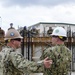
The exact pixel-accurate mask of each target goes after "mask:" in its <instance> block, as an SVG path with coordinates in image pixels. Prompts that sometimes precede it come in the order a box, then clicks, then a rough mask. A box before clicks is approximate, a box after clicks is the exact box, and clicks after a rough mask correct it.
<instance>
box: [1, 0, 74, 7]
mask: <svg viewBox="0 0 75 75" xmlns="http://www.w3.org/2000/svg"><path fill="white" fill-rule="evenodd" d="M0 2H2V4H3V6H7V7H9V6H16V5H18V6H20V7H27V6H38V5H40V6H56V5H60V4H65V3H75V0H0Z"/></svg>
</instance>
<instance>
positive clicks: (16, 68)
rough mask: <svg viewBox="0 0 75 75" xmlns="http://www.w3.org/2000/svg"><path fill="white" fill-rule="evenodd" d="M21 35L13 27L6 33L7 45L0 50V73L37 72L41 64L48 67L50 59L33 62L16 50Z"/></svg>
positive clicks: (5, 74)
mask: <svg viewBox="0 0 75 75" xmlns="http://www.w3.org/2000/svg"><path fill="white" fill-rule="evenodd" d="M21 39H22V37H21V35H20V34H19V32H18V31H17V30H15V29H14V28H12V27H11V28H10V29H9V30H8V31H7V33H6V35H5V41H6V42H7V46H6V47H4V48H3V49H2V51H1V52H0V75H24V74H25V73H30V72H33V73H34V72H39V71H42V70H43V69H41V68H42V67H43V66H45V67H46V68H49V67H50V64H51V63H52V61H51V60H47V59H48V58H45V59H44V60H41V61H39V62H33V61H28V60H26V59H25V58H24V57H23V56H22V55H21V54H20V53H19V52H16V50H17V49H18V48H19V47H20V46H21Z"/></svg>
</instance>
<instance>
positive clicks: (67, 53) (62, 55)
mask: <svg viewBox="0 0 75 75" xmlns="http://www.w3.org/2000/svg"><path fill="white" fill-rule="evenodd" d="M47 56H48V57H49V58H50V59H52V60H53V64H52V65H51V68H50V69H46V68H45V69H44V75H68V72H69V71H70V68H71V60H72V54H71V50H69V49H68V48H67V47H66V46H65V45H56V46H54V47H51V48H48V49H46V50H45V51H44V52H43V53H42V56H41V59H44V58H45V57H47Z"/></svg>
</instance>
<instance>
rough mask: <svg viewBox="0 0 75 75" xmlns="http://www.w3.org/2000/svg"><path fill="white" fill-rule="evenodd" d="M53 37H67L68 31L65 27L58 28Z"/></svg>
mask: <svg viewBox="0 0 75 75" xmlns="http://www.w3.org/2000/svg"><path fill="white" fill-rule="evenodd" d="M51 35H52V36H53V35H55V36H63V37H67V34H66V30H65V29H64V28H63V27H56V28H55V29H54V30H53V32H52V34H51Z"/></svg>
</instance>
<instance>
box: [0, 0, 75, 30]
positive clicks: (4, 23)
mask: <svg viewBox="0 0 75 75" xmlns="http://www.w3.org/2000/svg"><path fill="white" fill-rule="evenodd" d="M0 17H1V18H0V27H1V28H2V29H4V30H7V29H8V28H9V27H10V25H9V24H10V23H13V24H14V27H15V28H16V29H17V28H18V26H19V27H24V26H27V27H28V26H31V25H33V24H36V23H38V22H63V23H73V24H75V0H0Z"/></svg>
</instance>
